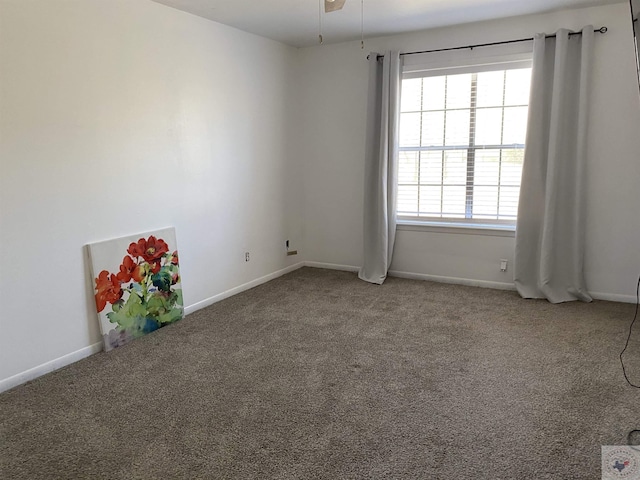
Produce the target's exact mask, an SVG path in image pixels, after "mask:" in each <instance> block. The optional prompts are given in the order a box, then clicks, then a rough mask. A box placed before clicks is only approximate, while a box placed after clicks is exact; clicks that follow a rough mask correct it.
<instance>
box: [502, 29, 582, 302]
mask: <svg viewBox="0 0 640 480" xmlns="http://www.w3.org/2000/svg"><path fill="white" fill-rule="evenodd" d="M593 40H594V33H593V27H592V26H588V27H585V28H584V29H583V31H582V35H572V36H570V35H569V31H568V30H564V29H562V30H560V31H558V32H557V34H556V38H546V37H545V35H544V34H538V35H536V36H535V39H534V44H533V45H534V46H533V71H532V83H531V99H530V102H529V124H528V129H527V140H526V151H525V157H524V166H523V172H522V187H521V190H520V204H519V208H518V223H517V228H516V252H515V266H514V280H515V284H516V287H517V289H518V292H519V293H520V295H521V296H522V297H524V298H546V299H547V300H549V301H550V302H552V303H560V302H567V301H572V300H582V301H585V302H589V301H591V297H590V296H589V293H588V292H587V289H586V285H585V280H584V271H583V270H584V269H583V265H584V194H585V187H584V176H585V162H586V135H587V109H588V89H589V76H590V70H591V57H592V51H593Z"/></svg>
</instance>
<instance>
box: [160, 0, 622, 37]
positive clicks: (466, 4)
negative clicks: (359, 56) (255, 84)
mask: <svg viewBox="0 0 640 480" xmlns="http://www.w3.org/2000/svg"><path fill="white" fill-rule="evenodd" d="M153 1H155V2H157V3H162V4H164V5H168V6H170V7H173V8H177V9H178V10H183V11H185V12H189V13H192V14H194V15H198V16H200V17H204V18H208V19H210V20H214V21H216V22H219V23H223V24H225V25H229V26H231V27H235V28H238V29H240V30H243V31H245V32H250V33H254V34H256V35H260V36H262V37H267V38H271V39H273V40H276V41H278V42H282V43H285V44H287V45H291V46H294V47H308V46H311V45H316V44H317V43H318V11H319V1H320V0H153ZM624 1H626V0H364V32H365V38H367V37H370V38H371V37H378V36H382V35H391V34H395V33H403V32H410V31H415V30H425V29H428V28H435V27H444V26H447V25H456V24H460V23H468V22H476V21H482V20H489V19H493V18H505V17H512V16H516V15H526V14H532V13H544V12H552V11H556V10H563V9H568V8H579V7H590V6H595V5H607V4H615V3H621V2H624ZM360 2H361V0H347V3H346V4H345V6H344V8H343V9H342V10H340V11H338V12H333V13H329V14H323V16H322V22H323V34H324V40H325V43H338V42H345V41H350V40H357V39H359V38H360V6H361V3H360Z"/></svg>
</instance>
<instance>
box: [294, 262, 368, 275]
mask: <svg viewBox="0 0 640 480" xmlns="http://www.w3.org/2000/svg"><path fill="white" fill-rule="evenodd" d="M304 266H305V267H312V268H326V269H327V270H342V271H343V272H356V273H357V272H359V271H360V267H354V266H352V265H338V264H337V263H322V262H304Z"/></svg>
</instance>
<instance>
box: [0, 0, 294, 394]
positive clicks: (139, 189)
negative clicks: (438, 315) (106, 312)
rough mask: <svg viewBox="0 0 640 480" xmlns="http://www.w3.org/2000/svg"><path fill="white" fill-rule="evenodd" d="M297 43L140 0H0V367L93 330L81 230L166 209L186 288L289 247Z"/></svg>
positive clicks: (260, 269)
mask: <svg viewBox="0 0 640 480" xmlns="http://www.w3.org/2000/svg"><path fill="white" fill-rule="evenodd" d="M296 58H297V52H296V50H295V49H293V48H289V47H286V46H284V45H281V44H278V43H276V42H272V41H270V40H266V39H263V38H260V37H257V36H253V35H249V34H246V33H243V32H240V31H238V30H234V29H231V28H228V27H225V26H222V25H219V24H216V23H213V22H210V21H208V20H204V19H202V18H199V17H195V16H192V15H189V14H186V13H183V12H180V11H178V10H174V9H171V8H168V7H166V6H163V5H159V4H156V3H154V2H151V1H146V0H137V1H132V0H67V1H55V2H52V1H48V0H30V1H28V2H27V1H23V0H2V1H0V162H1V163H0V228H1V231H0V251H1V252H2V260H1V262H0V292H1V294H0V295H1V298H2V300H1V303H0V322H1V324H0V382H1V381H2V380H6V379H8V378H10V377H12V376H15V375H16V374H19V373H22V372H25V371H28V370H29V369H32V368H34V367H37V366H41V365H43V364H47V362H51V361H55V360H56V359H60V358H61V357H64V356H65V355H68V354H71V355H72V356H73V352H79V351H80V352H87V349H91V348H92V347H91V346H92V345H94V344H96V343H97V342H99V341H100V335H99V329H98V326H97V325H98V323H97V320H96V315H95V306H94V305H95V304H94V303H93V298H92V291H91V288H90V286H89V278H88V271H87V265H86V262H85V259H84V249H83V246H84V245H85V244H87V243H90V242H94V241H98V240H104V239H108V238H113V237H118V236H122V235H127V234H134V233H138V232H142V231H147V230H152V229H155V228H159V227H163V226H171V225H173V226H175V227H176V229H177V236H178V246H179V250H180V260H181V268H182V275H183V287H184V298H185V304H186V305H187V306H191V305H194V304H197V303H198V302H206V300H207V299H209V298H211V297H213V296H216V295H219V294H222V293H223V292H225V291H227V290H229V289H232V288H234V287H238V286H240V285H243V284H246V283H247V282H252V281H255V280H256V279H259V278H260V277H263V276H265V275H268V274H272V273H274V272H278V271H279V270H281V269H283V268H285V267H287V266H289V265H292V264H294V263H295V262H298V261H300V257H290V258H287V257H286V256H285V250H284V241H285V239H287V238H290V239H291V241H292V243H293V245H295V246H297V247H300V246H301V245H300V243H301V236H302V222H301V212H300V208H301V207H300V205H301V204H302V199H301V197H300V195H301V194H302V190H301V189H300V188H297V187H295V182H296V176H299V175H300V173H299V168H300V167H299V166H296V165H295V164H292V163H291V162H290V161H289V159H292V158H293V156H292V155H291V154H290V152H289V150H288V149H289V145H290V144H289V142H288V138H289V137H290V130H291V126H292V125H293V119H292V118H291V117H292V108H293V105H294V102H292V101H291V100H290V99H291V96H292V94H295V88H296V83H295V78H294V75H293V73H294V64H295V61H296ZM296 169H298V170H296ZM245 250H249V251H250V252H251V261H250V262H249V263H245V261H244V251H245Z"/></svg>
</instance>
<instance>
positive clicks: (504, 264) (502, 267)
mask: <svg viewBox="0 0 640 480" xmlns="http://www.w3.org/2000/svg"><path fill="white" fill-rule="evenodd" d="M508 263H509V261H508V260H507V259H504V258H501V259H500V271H501V272H506V271H507V264H508Z"/></svg>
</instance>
